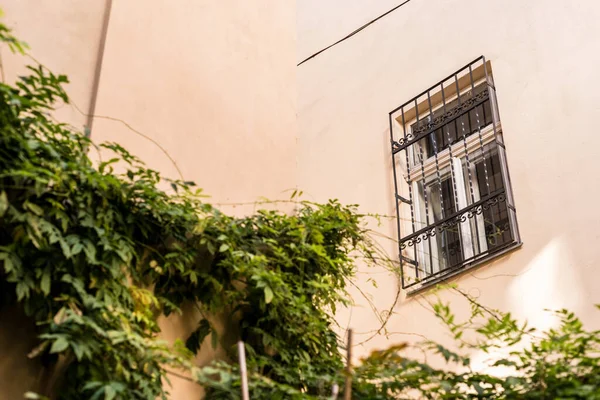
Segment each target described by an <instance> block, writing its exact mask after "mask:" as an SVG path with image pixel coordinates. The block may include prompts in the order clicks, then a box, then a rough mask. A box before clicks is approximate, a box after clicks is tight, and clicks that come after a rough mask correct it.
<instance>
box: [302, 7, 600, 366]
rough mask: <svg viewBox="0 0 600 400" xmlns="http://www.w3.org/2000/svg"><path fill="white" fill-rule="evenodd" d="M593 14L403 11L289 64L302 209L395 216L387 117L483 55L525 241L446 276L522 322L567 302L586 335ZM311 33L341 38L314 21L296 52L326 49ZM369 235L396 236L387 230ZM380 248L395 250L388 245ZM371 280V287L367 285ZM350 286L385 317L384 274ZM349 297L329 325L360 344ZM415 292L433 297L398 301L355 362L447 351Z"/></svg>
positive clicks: (538, 319)
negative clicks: (359, 288) (423, 346)
mask: <svg viewBox="0 0 600 400" xmlns="http://www.w3.org/2000/svg"><path fill="white" fill-rule="evenodd" d="M362 7H363V8H364V9H361V8H360V7H354V8H350V9H345V8H344V2H343V1H341V0H340V1H333V2H329V4H328V5H327V6H323V7H321V6H320V4H317V3H314V2H313V3H312V4H311V2H308V3H302V4H299V16H300V17H299V19H298V24H299V26H298V31H299V32H303V31H306V30H309V29H317V28H315V24H314V20H315V19H317V20H319V21H328V20H331V21H338V20H340V19H342V20H355V21H359V20H360V19H361V18H362V15H364V14H365V13H367V11H366V9H367V8H368V9H371V4H369V3H367V2H364V4H362ZM390 8H391V7H390ZM357 14H360V15H357ZM599 17H600V5H598V4H596V3H594V2H558V1H550V2H549V1H542V0H539V1H528V2H522V1H518V0H509V1H506V0H503V1H500V0H494V1H485V2H481V1H475V0H453V1H448V0H427V1H424V0H413V1H411V2H410V3H407V4H406V5H405V6H403V7H402V8H400V9H399V10H397V11H395V12H394V13H392V14H390V15H389V16H387V17H385V18H384V19H382V20H380V21H378V22H377V23H375V24H374V25H372V26H370V27H368V28H367V29H365V30H364V31H362V32H360V33H359V34H358V35H356V36H354V37H352V38H351V39H349V40H347V41H344V42H343V43H341V44H339V45H337V46H335V47H333V48H331V49H329V50H327V51H326V52H324V53H323V54H321V55H319V56H318V57H316V58H314V59H313V60H311V61H309V62H307V63H305V64H303V65H301V66H300V67H299V68H298V88H299V101H298V124H299V125H298V130H299V155H298V165H299V169H298V182H299V187H300V188H301V189H302V190H304V191H305V193H306V194H307V196H310V198H311V199H314V200H319V201H322V200H325V199H327V198H330V197H337V198H339V199H340V200H341V201H343V202H345V203H358V204H360V205H361V208H362V210H363V211H365V212H373V213H381V214H387V215H395V209H394V203H393V201H394V200H393V190H394V189H393V180H392V167H391V155H390V145H389V127H388V118H387V117H388V112H389V111H391V110H392V109H394V108H395V107H397V106H399V105H400V104H402V103H404V102H405V101H407V100H409V99H410V98H412V97H413V96H414V95H416V94H418V93H420V92H421V91H423V90H424V89H426V88H428V87H429V86H430V85H433V84H435V83H436V82H438V81H439V80H440V79H442V78H444V77H445V76H447V75H448V74H449V73H451V72H453V71H455V70H457V69H458V68H460V67H462V66H464V65H466V64H467V63H468V62H470V61H471V60H473V59H475V58H476V57H477V56H479V55H485V56H486V57H487V59H488V60H490V61H491V64H492V67H493V72H494V80H495V84H496V88H497V93H498V103H499V109H500V117H501V120H502V126H503V131H504V139H505V142H506V147H507V152H508V167H509V169H510V174H511V178H512V187H513V190H514V196H515V202H516V208H517V216H518V222H519V228H520V232H521V237H522V240H523V242H524V245H523V246H522V247H521V248H520V249H518V250H516V251H514V252H512V253H510V255H507V256H504V257H502V258H499V259H497V260H495V261H493V262H490V263H488V264H486V265H485V266H482V267H479V268H477V269H472V270H470V271H468V272H466V273H463V274H462V275H460V276H459V277H458V278H456V279H454V281H455V282H456V283H457V284H458V285H459V287H460V288H462V289H463V290H465V291H467V292H469V293H471V294H472V295H474V296H478V297H479V299H480V301H481V302H482V303H483V304H486V305H488V306H491V307H495V308H499V309H502V310H505V311H512V312H513V313H514V314H515V315H516V316H518V317H521V318H528V319H529V320H530V321H531V322H532V323H533V324H534V325H538V326H542V327H547V326H549V325H551V324H552V320H551V319H549V317H548V315H547V314H545V313H544V312H543V309H544V308H560V307H567V308H570V309H571V310H573V311H575V312H577V313H578V314H579V315H581V316H582V317H583V318H584V320H585V322H587V323H588V324H589V325H590V326H595V327H596V328H597V327H598V326H600V325H599V324H600V323H599V321H600V318H599V317H600V314H598V312H597V310H595V309H594V307H593V304H594V303H598V302H600V291H598V290H597V288H598V283H597V282H598V281H599V279H600V270H599V269H598V268H597V261H598V260H599V259H600V248H599V247H598V246H597V245H596V244H595V242H596V241H597V240H598V236H599V234H598V231H597V229H596V227H597V225H598V223H600V214H599V213H597V212H595V211H594V210H596V207H597V206H596V203H597V200H596V199H597V196H598V194H599V192H600V187H599V186H598V185H597V184H596V183H595V182H596V181H597V173H598V166H597V165H596V163H597V160H598V158H599V156H600V136H598V135H597V134H596V130H597V129H596V126H595V120H596V118H597V117H598V115H599V114H600V111H599V110H598V106H597V105H598V102H599V100H600V92H599V90H598V88H597V87H596V86H597V84H596V75H597V67H598V65H600V54H598V51H597V49H598V37H600V28H599V27H598V24H597V21H598V18H599ZM363 22H366V21H362V22H361V23H363ZM358 25H360V23H357V24H356V25H355V26H354V28H356V27H358ZM346 33H347V32H346ZM319 34H320V35H321V37H323V38H332V37H334V36H335V37H336V38H337V36H343V35H341V34H340V35H338V33H337V24H336V23H334V22H332V23H331V24H325V23H323V24H319V25H318V32H316V33H315V32H313V37H310V38H309V39H310V41H311V42H310V43H309V44H308V45H307V44H303V43H302V41H303V37H302V36H299V39H300V44H299V48H303V46H304V48H308V47H310V49H309V50H310V51H308V53H311V52H314V51H316V50H318V47H322V45H326V44H329V43H321V42H319V40H317V39H315V38H314V36H315V35H317V36H318V35H319ZM408 217H409V218H410V216H408ZM375 229H377V230H379V231H381V232H382V233H384V234H386V235H388V236H391V237H396V235H397V234H396V230H395V225H394V224H393V223H389V224H384V225H383V226H382V227H379V228H375ZM383 243H384V244H385V246H386V247H387V249H388V251H389V253H390V254H391V255H395V254H397V249H396V248H395V247H394V245H393V244H392V243H391V242H389V241H383ZM369 277H370V278H374V279H376V281H377V282H378V286H379V289H377V290H375V289H373V288H372V287H370V286H369V284H368V283H367V282H366V280H367V279H368V278H369ZM359 278H360V279H361V280H362V281H363V282H362V285H363V289H364V290H365V291H367V292H369V293H370V294H371V295H372V300H373V302H374V303H375V305H376V306H377V307H378V308H379V309H380V310H385V309H388V308H389V307H390V305H391V304H392V303H393V300H394V297H395V294H396V290H397V287H398V281H397V280H396V279H394V278H391V277H390V275H389V274H388V273H386V272H384V271H370V272H369V273H367V274H364V273H363V274H359ZM354 295H355V299H356V302H357V304H356V306H355V307H354V308H353V310H352V311H351V312H350V311H349V310H346V311H345V312H342V313H341V314H340V317H339V320H340V322H341V323H343V325H344V326H346V325H349V326H350V327H354V328H355V330H357V331H358V332H356V339H355V340H356V342H358V343H360V342H361V341H363V340H365V339H367V338H369V337H370V336H371V332H369V331H372V330H374V329H377V328H378V327H379V326H380V324H379V322H378V321H377V319H376V318H375V316H374V314H373V312H372V311H371V309H370V307H369V305H368V303H367V301H366V300H365V299H364V298H363V297H362V296H361V295H360V294H359V293H358V292H355V293H354ZM423 296H425V297H428V298H431V292H427V291H426V292H425V293H424V294H422V295H420V296H412V297H406V295H405V293H402V295H401V297H400V300H399V302H398V304H397V305H396V307H395V308H394V310H393V311H394V313H396V314H395V315H394V316H393V317H392V318H391V319H390V321H389V323H388V330H389V332H391V333H392V334H391V335H390V336H389V338H385V337H383V336H377V337H376V338H374V339H372V340H370V341H369V342H368V343H366V344H364V345H362V346H358V349H357V351H356V354H357V355H361V354H364V352H366V351H367V350H368V349H370V348H373V347H377V348H381V347H384V346H386V345H389V344H390V343H393V342H398V341H414V340H420V339H422V337H423V336H420V335H424V336H425V337H427V338H430V339H435V340H440V341H442V342H446V343H447V341H448V337H447V335H446V334H445V332H444V331H443V330H442V329H441V328H440V326H439V324H438V323H437V321H436V320H435V319H434V317H433V316H432V313H431V312H430V311H429V310H428V307H427V303H426V302H425V301H424V300H425V298H423ZM440 296H442V298H446V299H450V300H452V302H453V304H454V307H455V309H456V310H457V311H458V312H459V314H465V313H466V312H467V305H466V304H465V302H464V301H462V300H460V299H459V298H458V297H457V295H454V294H452V293H451V292H447V291H444V292H441V293H440Z"/></svg>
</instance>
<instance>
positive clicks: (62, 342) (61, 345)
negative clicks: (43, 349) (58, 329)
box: [50, 336, 69, 353]
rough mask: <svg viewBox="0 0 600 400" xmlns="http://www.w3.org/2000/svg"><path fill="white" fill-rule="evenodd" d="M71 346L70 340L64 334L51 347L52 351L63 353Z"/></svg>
mask: <svg viewBox="0 0 600 400" xmlns="http://www.w3.org/2000/svg"><path fill="white" fill-rule="evenodd" d="M67 347H69V342H68V341H67V339H65V338H64V337H63V336H61V337H59V338H58V339H56V341H54V343H52V347H50V353H61V352H63V351H65V350H66V349H67Z"/></svg>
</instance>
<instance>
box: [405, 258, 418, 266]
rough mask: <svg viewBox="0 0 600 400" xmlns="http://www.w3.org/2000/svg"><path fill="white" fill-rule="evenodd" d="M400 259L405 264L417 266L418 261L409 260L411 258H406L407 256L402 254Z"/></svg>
mask: <svg viewBox="0 0 600 400" xmlns="http://www.w3.org/2000/svg"><path fill="white" fill-rule="evenodd" d="M402 261H404V262H405V263H407V264H410V265H414V266H415V267H418V266H419V263H418V262H416V261H415V260H411V259H410V258H408V257H404V256H402Z"/></svg>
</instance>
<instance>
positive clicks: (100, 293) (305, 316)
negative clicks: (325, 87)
mask: <svg viewBox="0 0 600 400" xmlns="http://www.w3.org/2000/svg"><path fill="white" fill-rule="evenodd" d="M0 42H2V43H6V44H8V45H9V46H10V47H11V48H12V49H13V50H14V51H17V52H21V53H23V52H24V49H25V48H26V47H25V45H24V44H23V43H22V42H20V41H18V40H17V39H16V38H14V37H13V36H12V35H11V33H10V30H9V29H8V28H6V27H5V26H4V25H2V24H0ZM66 82H67V78H66V77H65V76H62V75H54V74H52V73H51V72H50V71H48V70H46V69H45V68H44V67H42V66H37V67H30V68H29V75H28V76H24V77H21V78H19V80H18V82H17V83H16V84H14V85H8V84H4V83H3V84H0V307H2V306H5V305H7V304H17V305H18V306H20V307H22V308H23V309H24V311H25V312H26V314H27V315H29V316H30V317H31V318H32V319H34V320H35V321H36V322H37V326H38V332H37V333H38V335H39V339H40V342H39V345H38V346H37V347H36V348H34V349H33V350H32V351H31V353H30V356H31V357H41V358H42V359H43V360H44V362H45V363H46V365H49V366H52V365H61V366H63V367H64V368H65V369H64V377H63V379H62V381H61V385H60V387H58V388H56V394H57V396H58V398H60V399H82V398H90V399H106V400H110V399H147V400H153V399H156V398H161V397H162V398H165V396H166V395H167V393H166V389H167V388H168V377H169V375H170V374H171V372H172V371H174V370H178V371H183V372H186V373H188V374H189V376H190V377H191V378H190V379H194V380H195V381H197V382H198V383H200V384H202V385H204V386H205V387H206V388H207V389H208V393H207V398H209V399H237V398H240V395H239V393H240V378H239V370H238V367H237V365H236V364H235V362H232V361H233V360H236V356H237V355H236V352H235V347H232V346H231V344H232V343H231V340H228V339H226V335H224V333H227V332H223V331H218V330H217V326H220V325H222V324H225V325H226V327H225V330H226V331H230V332H234V333H235V334H234V336H235V340H237V339H241V340H243V341H244V342H245V345H246V353H247V364H248V373H249V378H250V379H249V381H250V387H251V397H252V398H253V399H324V398H328V396H329V393H330V391H331V387H332V386H333V385H334V384H340V385H341V383H342V382H343V380H344V378H345V376H344V373H343V372H342V370H343V358H342V356H341V353H340V351H339V345H340V340H339V338H338V336H337V335H336V333H335V332H334V330H332V325H333V324H334V320H333V314H334V313H335V310H336V307H338V306H340V305H344V304H348V295H347V293H346V285H347V283H348V282H350V281H351V279H352V277H353V274H354V271H355V261H356V257H359V258H360V259H361V260H363V262H366V263H367V264H376V263H381V262H383V263H386V262H388V261H389V260H387V259H386V257H385V255H384V254H382V253H381V250H380V249H379V247H378V246H376V245H375V243H374V242H372V241H371V240H370V239H369V237H368V233H367V231H366V230H365V228H364V225H363V217H362V216H361V215H360V214H358V212H357V210H356V207H354V206H349V207H347V206H342V205H341V204H339V203H338V202H337V201H330V202H328V203H326V204H314V203H310V202H300V201H295V200H293V201H292V203H293V204H295V205H296V209H295V211H294V213H293V214H291V215H290V214H286V213H283V212H279V211H264V210H263V211H258V212H257V213H255V214H253V215H250V216H246V217H239V218H235V217H231V216H228V215H226V214H224V213H222V212H220V211H219V210H216V209H215V208H213V207H212V206H211V205H209V204H207V203H205V202H203V201H202V197H201V194H202V193H201V191H200V190H194V184H193V183H192V182H184V181H168V183H169V184H170V185H171V188H172V189H173V192H172V193H166V192H165V191H163V190H161V189H159V184H160V183H161V181H163V180H164V179H163V178H161V176H160V174H159V173H158V172H157V171H154V170H152V169H149V168H147V167H146V166H145V165H144V164H143V163H142V162H141V161H140V160H139V159H137V158H136V157H135V156H133V155H131V154H129V153H128V152H127V151H126V150H125V149H123V148H122V147H121V146H119V145H118V144H115V143H112V144H111V143H109V144H103V145H101V147H102V148H103V150H104V152H111V153H112V154H114V157H113V158H110V159H109V160H106V161H102V160H101V161H100V162H98V163H93V162H92V161H91V160H90V158H89V157H88V150H89V149H90V148H92V147H93V146H95V145H94V144H93V143H92V142H91V141H90V140H89V138H88V137H87V136H86V135H85V134H82V133H81V132H78V131H77V130H75V129H73V128H72V127H70V126H68V125H65V124H60V123H57V122H55V121H54V120H53V119H52V117H51V116H50V113H51V112H52V110H53V104H54V102H55V101H59V100H60V101H62V102H68V100H69V99H68V97H67V95H66V93H65V91H64V90H63V88H62V85H63V84H64V83H66ZM295 195H296V193H294V195H293V196H292V197H294V196H295ZM465 297H466V298H467V299H468V300H469V302H470V304H471V305H472V315H471V317H470V318H469V319H468V320H466V321H462V322H459V321H457V320H456V318H455V316H454V314H452V312H451V310H450V307H449V306H448V305H447V304H443V303H441V302H437V303H435V304H432V306H433V311H434V312H435V313H436V315H437V316H438V317H439V318H440V319H441V321H442V322H443V323H444V324H445V325H446V326H447V327H448V329H449V331H450V333H451V335H452V337H453V338H454V339H455V341H456V346H455V348H452V349H450V348H446V347H444V346H441V345H439V344H436V343H429V342H427V343H423V344H422V346H423V349H424V351H427V352H430V353H431V352H433V353H437V354H439V355H440V356H441V357H442V358H443V359H444V360H445V361H446V362H447V363H448V368H445V369H437V368H433V367H431V366H429V365H427V364H426V363H422V362H419V361H415V360H410V359H407V358H404V357H403V356H402V355H401V351H402V350H403V349H404V347H405V345H397V346H393V347H391V348H389V349H387V350H383V351H377V352H374V353H372V354H371V355H370V356H369V357H367V358H366V359H364V360H363V361H362V362H361V363H360V365H358V366H357V367H356V368H355V370H354V373H353V398H354V399H371V400H373V399H391V398H398V399H401V398H428V399H473V398H478V399H482V398H486V399H554V398H562V399H600V362H599V356H600V332H598V331H593V332H589V331H586V330H584V329H583V326H582V324H581V322H580V321H579V320H578V319H577V318H576V317H575V316H574V315H573V314H572V313H569V312H567V311H564V310H563V311H559V312H557V314H556V315H557V317H558V318H559V321H560V324H559V326H558V328H556V329H553V330H549V331H548V332H545V333H542V334H537V333H536V332H535V331H533V330H532V329H530V328H528V327H527V325H524V324H519V323H517V321H516V320H515V319H514V318H512V316H511V315H510V314H503V313H500V312H497V311H492V310H489V309H487V308H485V307H483V306H481V305H480V304H478V303H477V302H476V301H475V300H474V299H472V298H470V297H469V296H465ZM185 304H194V305H196V307H197V308H198V310H199V311H200V314H201V315H202V317H201V319H200V320H199V321H198V322H197V323H198V325H197V329H196V330H195V331H194V332H193V333H192V334H191V335H190V336H189V337H188V338H182V339H184V340H185V344H184V343H183V341H177V342H176V343H175V344H174V345H169V344H167V343H164V342H162V341H160V340H159V338H158V335H159V333H160V328H159V326H158V323H157V319H158V317H159V316H161V315H170V314H171V313H173V312H177V313H180V312H181V310H182V309H183V308H184V307H183V306H184V305H185ZM217 322H218V323H217ZM473 335H475V337H476V339H474V340H472V337H473ZM209 337H210V340H209V339H208V338H209ZM467 337H469V338H471V339H467ZM209 341H210V343H207V342H209ZM207 345H210V346H212V347H213V348H216V347H217V346H221V347H223V348H224V349H225V351H226V353H227V354H228V360H225V361H218V362H215V363H214V364H212V365H210V366H206V367H203V368H198V367H196V366H195V365H194V364H193V362H192V356H193V354H194V353H197V352H199V351H201V350H202V349H203V348H204V347H205V346H207ZM498 349H501V350H502V349H504V350H506V349H508V350H507V351H505V352H504V353H502V355H500V356H495V357H494V358H493V361H491V362H490V366H492V367H500V366H502V367H504V368H507V370H508V373H507V375H506V376H505V377H503V378H499V377H497V376H494V375H492V374H491V373H485V372H481V371H480V372H477V371H473V370H472V369H471V361H470V359H469V354H470V353H471V352H473V351H481V352H486V353H490V354H492V353H493V352H494V351H496V350H498ZM462 352H465V354H462ZM226 361H229V362H226ZM165 383H167V384H165ZM43 395H50V393H43V394H36V393H33V392H28V393H26V394H25V396H26V398H32V399H33V398H44V397H43Z"/></svg>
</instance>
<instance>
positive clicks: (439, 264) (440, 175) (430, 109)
mask: <svg viewBox="0 0 600 400" xmlns="http://www.w3.org/2000/svg"><path fill="white" fill-rule="evenodd" d="M427 104H428V106H429V118H430V120H431V124H432V126H433V107H432V106H431V95H430V92H427ZM435 134H436V130H435V129H434V131H433V133H431V143H432V145H433V155H434V157H435V170H436V172H437V178H438V184H439V185H440V188H439V191H440V214H441V216H440V217H441V218H444V194H443V193H442V173H441V172H440V164H439V161H438V148H437V142H436V138H435ZM433 220H434V221H435V209H434V210H433ZM440 234H441V233H440ZM431 240H432V238H429V241H430V243H431ZM440 242H441V238H440V241H439V242H438V240H437V239H436V241H435V246H437V250H438V251H437V254H438V260H437V262H438V268H439V269H441V267H442V265H441V263H440V261H441V260H440V256H439V255H440V251H439V250H440V248H439V244H438V243H440ZM430 269H431V273H432V274H433V264H431V268H430Z"/></svg>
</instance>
